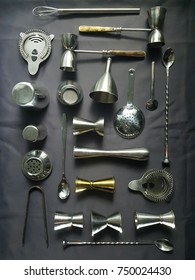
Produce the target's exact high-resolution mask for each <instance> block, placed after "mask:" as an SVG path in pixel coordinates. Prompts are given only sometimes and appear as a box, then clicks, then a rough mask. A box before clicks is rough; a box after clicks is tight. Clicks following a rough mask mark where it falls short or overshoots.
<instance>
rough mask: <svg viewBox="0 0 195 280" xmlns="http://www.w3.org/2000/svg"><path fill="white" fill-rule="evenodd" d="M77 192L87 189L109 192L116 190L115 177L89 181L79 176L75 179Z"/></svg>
mask: <svg viewBox="0 0 195 280" xmlns="http://www.w3.org/2000/svg"><path fill="white" fill-rule="evenodd" d="M75 185H76V190H75V192H83V191H85V190H99V191H104V192H109V193H114V192H115V178H114V177H111V178H107V179H101V180H96V181H88V180H85V179H81V178H79V177H77V178H76V180H75Z"/></svg>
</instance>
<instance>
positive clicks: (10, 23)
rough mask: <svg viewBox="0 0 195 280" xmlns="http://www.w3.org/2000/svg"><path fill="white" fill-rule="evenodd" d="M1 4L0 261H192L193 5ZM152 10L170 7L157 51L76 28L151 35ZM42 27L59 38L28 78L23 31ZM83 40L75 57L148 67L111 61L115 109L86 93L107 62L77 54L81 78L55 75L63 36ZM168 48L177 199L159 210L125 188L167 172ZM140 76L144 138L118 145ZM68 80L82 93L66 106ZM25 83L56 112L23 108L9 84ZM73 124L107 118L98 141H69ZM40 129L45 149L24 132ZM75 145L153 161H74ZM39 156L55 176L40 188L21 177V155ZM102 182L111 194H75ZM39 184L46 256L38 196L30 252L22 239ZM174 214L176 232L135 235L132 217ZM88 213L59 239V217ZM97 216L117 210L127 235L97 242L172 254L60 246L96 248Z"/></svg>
mask: <svg viewBox="0 0 195 280" xmlns="http://www.w3.org/2000/svg"><path fill="white" fill-rule="evenodd" d="M64 2H65V1H30V0H28V1H19V0H17V1H16V0H15V1H7V0H6V1H2V0H1V1H0V73H1V75H0V207H1V211H0V259H193V258H194V257H195V253H194V252H195V240H194V236H195V214H194V213H195V203H194V201H195V190H194V179H195V178H194V162H195V114H194V105H195V94H194V92H195V87H194V81H193V77H194V65H195V59H194V49H195V42H194V36H192V35H194V33H195V25H194V19H195V14H194V13H195V5H194V1H188V0H185V1H184V0H183V1H181V0H180V1H174V0H170V1H150V0H149V1H141V0H140V1H127V0H123V1H120V2H118V1H114V0H110V1H101V0H98V1H82V3H81V1H78V0H74V1H66V3H64ZM38 5H48V6H55V7H59V8H61V7H67V8H69V7H72V8H75V7H76V8H77V7H106V6H108V7H118V6H119V5H120V7H128V6H129V5H132V6H133V7H136V6H139V7H141V13H140V15H119V14H117V15H108V14H107V15H106V14H105V15H96V14H88V15H78V14H77V15H67V16H64V17H55V16H54V17H48V18H44V19H40V18H38V17H35V16H33V15H32V12H31V11H32V9H33V8H34V7H35V6H38ZM155 5H162V6H164V7H165V8H166V9H167V13H166V18H165V22H164V28H163V33H164V36H165V42H166V45H165V46H164V47H163V48H162V49H161V50H157V49H153V50H152V49H150V50H149V49H148V48H147V38H148V34H147V32H123V33H122V34H121V36H118V35H115V34H79V31H78V27H79V26H80V25H102V26H122V27H143V28H144V27H148V26H147V10H148V9H149V8H150V7H152V6H155ZM32 28H39V29H42V30H45V31H46V32H48V33H49V34H54V35H55V38H54V40H53V42H52V53H51V55H50V57H49V58H48V59H47V60H46V61H45V62H44V63H42V64H41V65H40V68H39V71H38V74H37V75H35V76H30V75H29V73H28V70H27V63H26V61H25V60H24V59H23V58H22V57H21V56H20V53H19V51H18V47H17V44H18V38H19V34H20V32H25V31H26V30H28V29H32ZM64 32H69V33H74V34H77V35H78V47H77V48H78V49H89V50H90V49H91V50H103V49H124V50H126V49H131V50H144V51H146V58H145V59H144V60H137V59H129V58H113V60H112V67H111V73H112V76H113V79H114V80H115V82H116V85H117V88H118V101H117V102H116V103H115V104H112V105H106V104H97V103H95V102H94V101H93V100H92V99H91V98H90V97H89V92H90V90H91V88H92V86H93V85H94V83H95V81H96V80H97V79H98V78H99V77H100V76H101V75H102V74H103V72H104V69H105V65H106V60H105V58H101V57H100V56H99V55H89V54H77V55H76V57H77V72H76V73H75V74H74V73H65V72H62V71H61V70H60V69H59V64H60V58H61V55H62V53H63V48H62V44H61V34H62V33H64ZM167 47H171V48H173V49H174V51H175V63H174V65H173V66H172V68H171V69H170V84H169V96H170V98H169V153H170V160H171V172H172V174H173V177H174V181H175V192H174V196H173V198H172V200H171V201H170V203H153V202H150V201H148V200H146V199H145V198H144V197H143V196H142V195H141V194H138V193H133V192H131V191H129V190H128V187H127V186H128V182H129V181H131V180H135V179H138V178H140V177H141V176H142V175H143V173H144V172H146V171H147V170H149V169H151V168H158V169H161V168H162V161H163V158H164V135H165V131H164V128H165V84H166V70H165V68H164V66H163V65H162V62H161V58H162V53H163V52H164V51H165V50H166V48H167ZM152 60H154V61H155V62H156V64H155V65H156V69H155V70H156V71H155V74H156V75H155V94H156V98H157V100H158V102H159V107H158V109H157V110H155V111H153V112H150V111H147V110H146V107H145V105H146V102H147V100H148V99H149V96H150V82H151V62H152ZM129 68H134V69H135V71H136V73H135V95H134V103H135V105H136V106H137V107H139V108H140V109H141V110H142V111H143V113H144V115H145V119H146V124H145V129H144V131H143V132H142V134H141V135H140V136H139V137H137V138H135V139H132V140H126V139H122V138H120V136H118V135H117V134H116V132H115V130H114V127H113V116H114V114H115V112H116V111H117V110H118V109H119V108H121V107H122V106H124V105H125V104H126V102H127V101H126V100H127V91H128V70H129ZM66 80H75V81H77V82H78V83H79V85H80V86H81V88H82V91H83V95H84V98H83V101H82V103H80V104H78V105H76V106H74V107H64V106H63V105H61V104H59V102H58V101H57V98H56V92H57V87H58V85H59V84H60V83H61V82H63V81H66ZM21 81H25V82H31V83H33V84H36V85H40V86H43V87H44V88H45V89H46V90H47V91H48V93H49V96H50V104H49V107H48V108H47V109H46V110H43V111H41V112H36V113H35V112H29V111H26V110H23V108H20V107H19V106H17V105H16V104H14V103H13V101H12V100H11V91H12V88H13V86H14V85H15V84H16V83H18V82H21ZM63 112H66V113H67V118H68V137H67V152H66V175H67V178H68V181H69V183H70V185H71V195H70V197H69V198H68V200H67V201H65V202H62V201H59V199H58V197H57V186H58V184H59V181H60V179H61V169H62V168H61V161H62V159H61V158H62V147H61V146H62V145H61V130H60V125H61V116H62V113H63ZM74 116H77V117H83V118H86V119H89V120H93V121H95V120H96V119H98V118H99V117H104V118H105V136H104V138H101V137H100V136H98V135H96V134H95V133H93V132H91V133H90V134H83V135H81V136H73V133H72V119H73V117H74ZM32 123H33V124H34V123H35V124H40V123H41V124H44V125H45V126H46V127H47V130H48V137H47V139H46V141H44V142H41V143H34V144H29V143H27V142H25V140H23V138H22V129H23V128H24V127H25V126H26V125H28V124H32ZM73 146H80V147H90V148H103V149H122V148H135V147H145V148H147V149H149V150H150V159H149V161H147V162H134V161H130V160H124V159H111V158H94V159H83V160H82V159H80V160H75V159H74V158H73ZM33 149H43V150H45V151H46V152H47V153H48V154H49V155H50V157H51V159H52V163H53V171H52V174H51V175H50V177H49V178H48V179H46V180H45V181H43V182H38V183H37V182H32V181H30V180H27V179H26V178H25V177H24V175H23V174H22V171H21V162H22V158H23V156H24V155H25V154H26V153H27V152H28V151H29V150H33ZM77 176H78V177H81V178H84V179H88V180H98V179H102V178H107V177H112V176H114V177H115V179H116V192H115V194H114V195H110V194H105V193H101V192H86V193H83V194H77V193H75V183H74V181H75V178H76V177H77ZM33 185H40V186H42V187H43V188H44V192H45V199H46V205H47V219H48V231H49V248H47V247H46V243H45V240H44V224H43V216H42V209H41V198H40V196H39V193H33V194H32V196H31V203H30V209H29V217H28V223H27V231H26V240H25V246H24V247H23V246H22V232H23V224H24V217H25V207H26V200H27V195H28V190H29V188H30V187H31V186H33ZM171 209H172V210H174V212H175V215H176V229H175V230H174V231H171V230H167V229H165V228H163V227H160V226H157V227H151V228H150V229H147V230H142V231H141V232H138V231H136V230H135V224H134V212H135V211H139V212H148V213H156V214H158V213H165V212H168V211H169V210H171ZM55 211H62V212H65V213H70V214H74V213H78V212H81V211H82V212H83V214H84V228H83V230H80V229H76V228H72V229H67V230H62V231H60V232H54V230H53V228H54V213H55ZM91 211H95V212H97V213H100V214H102V215H104V216H109V215H111V214H112V213H114V212H116V211H119V212H120V213H121V215H122V227H123V233H122V234H117V233H116V232H115V231H114V230H112V229H110V230H105V231H102V232H101V233H99V234H97V236H96V237H95V240H110V241H114V240H115V241H126V240H156V239H160V238H168V239H170V240H171V241H172V242H173V244H174V252H173V253H171V254H165V253H163V252H161V251H159V250H157V249H156V248H155V246H131V247H128V246H109V247H102V246H96V247H92V246H83V247H70V248H68V249H66V250H63V248H62V241H63V240H64V239H67V240H93V239H92V237H91V224H90V214H91Z"/></svg>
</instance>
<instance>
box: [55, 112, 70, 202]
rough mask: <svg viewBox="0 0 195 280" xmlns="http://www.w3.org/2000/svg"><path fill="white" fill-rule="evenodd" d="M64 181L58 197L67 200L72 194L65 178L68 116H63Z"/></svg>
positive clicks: (59, 188) (59, 186)
mask: <svg viewBox="0 0 195 280" xmlns="http://www.w3.org/2000/svg"><path fill="white" fill-rule="evenodd" d="M61 130H62V147H63V155H62V179H61V181H60V183H59V185H58V196H59V198H60V199H66V198H67V197H68V196H69V194H70V186H69V184H68V181H67V179H66V176H65V159H66V138H67V119H66V114H65V113H64V114H62V127H61Z"/></svg>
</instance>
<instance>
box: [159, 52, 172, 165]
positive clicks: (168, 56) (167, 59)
mask: <svg viewBox="0 0 195 280" xmlns="http://www.w3.org/2000/svg"><path fill="white" fill-rule="evenodd" d="M174 61H175V54H174V51H173V49H171V48H168V49H167V50H166V51H165V52H164V55H163V58H162V63H163V65H164V66H165V68H166V74H167V81H166V88H165V157H164V161H163V166H165V167H168V166H169V165H170V161H169V147H168V124H169V68H170V67H171V66H172V65H173V63H174Z"/></svg>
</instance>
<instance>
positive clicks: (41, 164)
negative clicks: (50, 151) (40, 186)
mask: <svg viewBox="0 0 195 280" xmlns="http://www.w3.org/2000/svg"><path fill="white" fill-rule="evenodd" d="M22 171H23V174H24V175H25V176H26V177H27V178H28V179H31V180H33V181H40V180H44V179H45V178H47V177H48V176H49V175H50V173H51V171H52V164H51V161H50V159H49V156H48V155H47V154H46V152H44V151H42V150H32V151H30V152H28V153H27V154H26V155H25V156H24V158H23V160H22Z"/></svg>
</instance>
